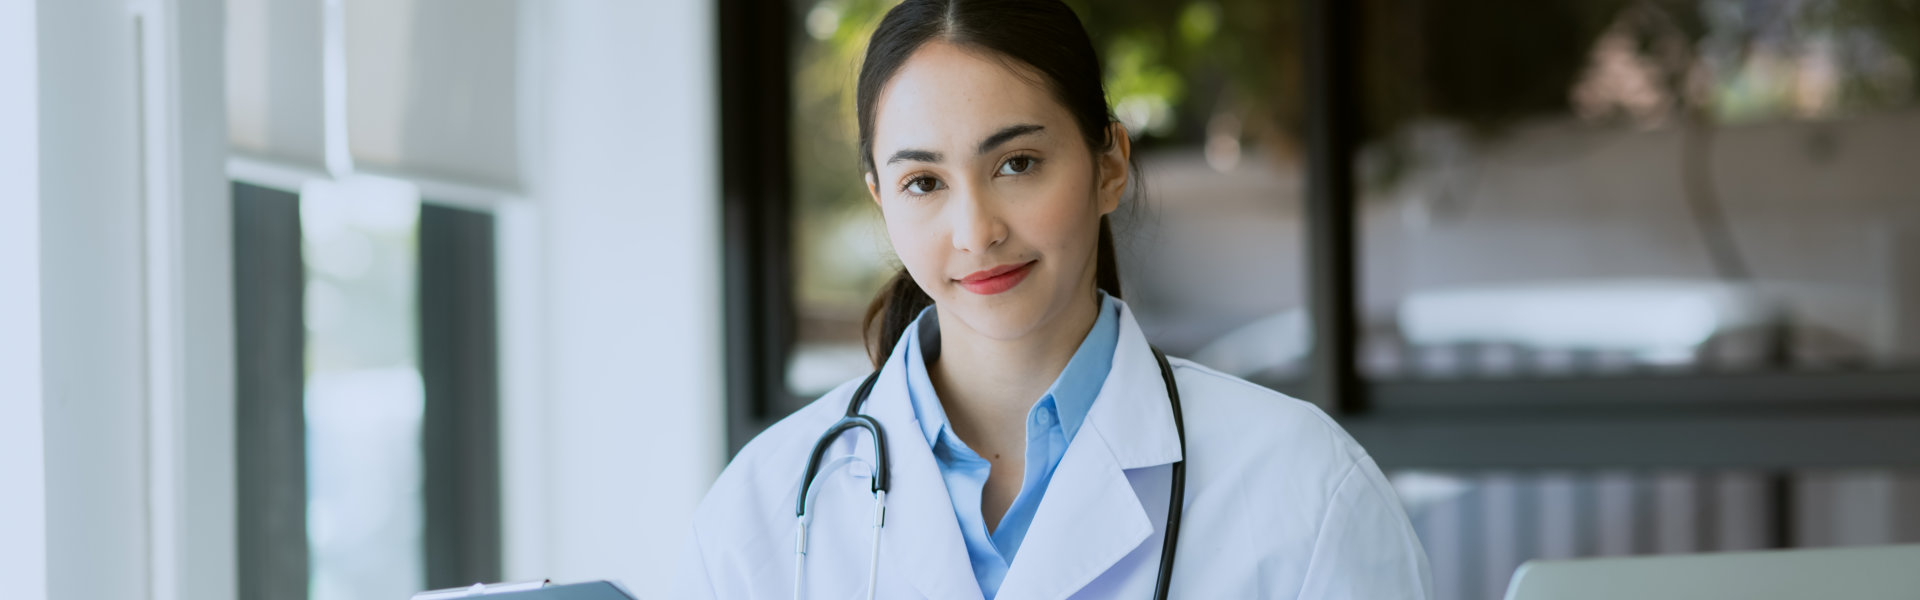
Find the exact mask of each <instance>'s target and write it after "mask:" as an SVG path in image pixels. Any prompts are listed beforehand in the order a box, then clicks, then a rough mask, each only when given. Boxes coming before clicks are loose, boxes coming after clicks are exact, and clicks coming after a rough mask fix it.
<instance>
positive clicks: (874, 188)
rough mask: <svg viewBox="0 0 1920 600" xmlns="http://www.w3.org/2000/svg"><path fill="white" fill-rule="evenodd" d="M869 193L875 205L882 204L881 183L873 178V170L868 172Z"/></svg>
mask: <svg viewBox="0 0 1920 600" xmlns="http://www.w3.org/2000/svg"><path fill="white" fill-rule="evenodd" d="M867 195H868V196H871V197H873V205H874V206H879V205H880V184H879V183H877V182H876V181H875V180H874V178H873V172H872V171H868V172H867Z"/></svg>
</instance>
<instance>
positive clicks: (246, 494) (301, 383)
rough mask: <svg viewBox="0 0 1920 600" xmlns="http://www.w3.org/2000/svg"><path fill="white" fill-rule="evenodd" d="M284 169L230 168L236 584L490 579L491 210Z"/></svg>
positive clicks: (494, 506) (403, 185)
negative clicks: (254, 179) (295, 175)
mask: <svg viewBox="0 0 1920 600" xmlns="http://www.w3.org/2000/svg"><path fill="white" fill-rule="evenodd" d="M284 187H286V188H297V189H298V190H299V191H298V193H295V192H293V191H290V190H286V189H277V188H276V187H272V186H263V185H254V184H250V183H235V184H234V214H235V218H234V234H235V256H236V257H237V259H236V269H235V289H236V299H235V300H236V301H235V304H236V307H235V308H236V319H237V321H238V323H237V325H238V327H237V328H236V329H237V333H238V336H239V342H240V343H239V347H240V349H241V351H240V352H239V357H240V361H241V364H240V365H239V369H238V372H239V373H240V381H239V387H238V395H237V410H238V424H239V427H238V432H239V436H238V439H237V444H238V452H237V455H238V456H239V457H240V465H239V481H240V486H239V487H240V493H241V494H242V495H243V501H242V502H240V506H241V508H242V514H241V515H240V517H239V519H240V524H241V525H240V537H241V543H240V555H241V559H240V560H241V568H240V569H239V571H240V573H241V583H240V585H241V590H242V592H243V594H242V595H245V596H248V597H273V598H313V599H316V600H324V599H329V598H367V597H405V596H407V595H411V594H413V593H414V592H417V591H419V590H422V589H427V588H430V587H452V586H457V585H462V584H465V583H471V582H474V581H493V580H497V579H498V578H499V573H500V560H501V546H500V529H501V525H500V500H499V496H500V490H499V455H498V452H499V446H498V440H497V429H498V426H497V422H498V410H499V408H498V387H497V378H498V369H497V360H496V358H495V353H496V351H497V346H496V338H495V331H496V319H495V306H496V302H495V296H496V294H495V290H494V278H493V270H494V260H493V248H494V239H493V216H492V215H490V214H488V213H485V212H476V211H473V210H469V209H464V208H454V207H448V206H445V205H444V203H438V202H435V201H433V200H430V199H426V200H423V199H422V198H421V197H420V192H419V191H418V188H416V187H415V186H414V185H413V184H410V183H407V182H405V181H401V180H397V179H388V178H374V177H364V176H362V177H349V178H344V179H341V180H330V179H314V180H310V181H308V182H307V183H305V184H303V185H285V186H284Z"/></svg>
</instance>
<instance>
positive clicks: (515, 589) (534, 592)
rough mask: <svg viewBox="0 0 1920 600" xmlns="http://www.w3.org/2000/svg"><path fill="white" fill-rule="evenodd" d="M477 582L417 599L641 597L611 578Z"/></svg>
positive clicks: (598, 599) (614, 599) (621, 599)
mask: <svg viewBox="0 0 1920 600" xmlns="http://www.w3.org/2000/svg"><path fill="white" fill-rule="evenodd" d="M488 588H489V586H484V585H476V586H474V587H472V588H459V589H451V590H441V591H436V592H421V593H420V594H418V595H415V596H414V598H415V599H416V600H417V599H420V598H432V599H435V600H440V599H451V598H473V599H475V600H638V599H637V598H635V597H634V596H633V594H629V593H627V590H626V589H625V588H622V587H620V585H619V584H617V583H614V582H611V581H589V582H586V583H573V584H567V585H551V584H544V585H541V584H534V585H527V584H517V585H501V584H495V585H494V586H492V589H488Z"/></svg>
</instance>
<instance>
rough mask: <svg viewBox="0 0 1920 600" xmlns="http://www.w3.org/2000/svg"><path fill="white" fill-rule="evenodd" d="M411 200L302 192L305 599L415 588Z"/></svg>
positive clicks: (375, 191)
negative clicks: (308, 554)
mask: <svg viewBox="0 0 1920 600" xmlns="http://www.w3.org/2000/svg"><path fill="white" fill-rule="evenodd" d="M419 214H420V206H419V195H418V192H417V191H416V190H415V189H414V188H413V187H412V186H411V185H408V184H404V183H400V182H394V181H388V180H379V179H347V180H343V181H338V182H332V181H326V182H315V183H312V184H309V185H307V186H306V187H304V188H303V189H301V191H300V221H301V233H302V235H303V236H304V238H305V242H304V243H305V246H304V250H303V253H304V256H305V260H306V264H307V289H306V297H307V300H306V311H307V312H306V327H307V351H306V355H307V389H306V418H307V494H308V498H307V511H308V515H307V541H308V544H309V545H310V549H311V556H312V559H311V560H312V563H311V569H312V574H311V578H310V584H309V585H310V587H309V594H310V596H311V597H312V598H313V599H314V600H351V599H359V598H405V597H407V596H408V595H410V594H412V593H413V592H416V591H419V590H420V589H421V588H423V587H424V579H425V577H424V574H423V573H424V571H423V566H422V561H423V546H422V543H421V528H422V522H423V521H422V515H421V511H422V504H421V496H420V494H421V491H420V482H421V473H420V469H421V456H420V424H421V413H422V402H423V396H422V393H423V392H422V389H421V382H420V372H419V368H418V358H417V357H418V356H419V352H418V342H417V340H416V334H415V332H416V331H418V327H417V326H416V323H415V314H416V311H415V305H416V303H415V300H414V295H415V289H416V287H417V280H418V277H417V266H416V264H415V257H416V256H417V253H416V252H415V245H416V232H417V228H418V223H419Z"/></svg>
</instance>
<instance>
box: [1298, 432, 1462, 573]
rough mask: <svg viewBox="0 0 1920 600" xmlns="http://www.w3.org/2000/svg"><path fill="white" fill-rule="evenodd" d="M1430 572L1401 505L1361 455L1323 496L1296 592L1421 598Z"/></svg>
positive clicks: (1376, 467)
mask: <svg viewBox="0 0 1920 600" xmlns="http://www.w3.org/2000/svg"><path fill="white" fill-rule="evenodd" d="M1432 596H1433V574H1432V572H1431V571H1430V570H1429V568H1428V566H1427V554H1426V551H1424V550H1422V549H1421V548H1420V540H1419V538H1417V537H1415V535H1414V532H1413V524H1412V523H1411V522H1409V521H1408V520H1407V513H1406V510H1405V509H1403V508H1402V507H1401V506H1400V500H1399V497H1398V496H1397V495H1395V494H1394V493H1393V487H1392V486H1391V485H1390V484H1388V483H1387V478H1386V476H1384V475H1382V474H1381V473H1380V467H1379V466H1378V465H1376V464H1374V462H1373V458H1372V457H1368V456H1365V455H1361V456H1360V457H1359V458H1358V459H1356V460H1355V461H1354V463H1353V466H1352V467H1351V468H1350V469H1348V471H1347V474H1346V475H1345V476H1344V478H1343V479H1342V480H1341V482H1340V484H1339V485H1338V486H1337V487H1335V488H1334V492H1333V495H1332V497H1331V498H1329V501H1328V504H1327V508H1326V515H1325V517H1324V518H1322V519H1321V523H1320V533H1319V535H1318V536H1317V537H1316V539H1315V541H1314V546H1313V557H1312V559H1311V560H1310V561H1309V562H1308V564H1307V575H1306V578H1305V580H1304V582H1303V584H1302V585H1301V589H1300V598H1354V599H1368V600H1371V599H1375V598H1378V599H1382V600H1388V599H1406V600H1424V599H1426V598H1431V597H1432Z"/></svg>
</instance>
